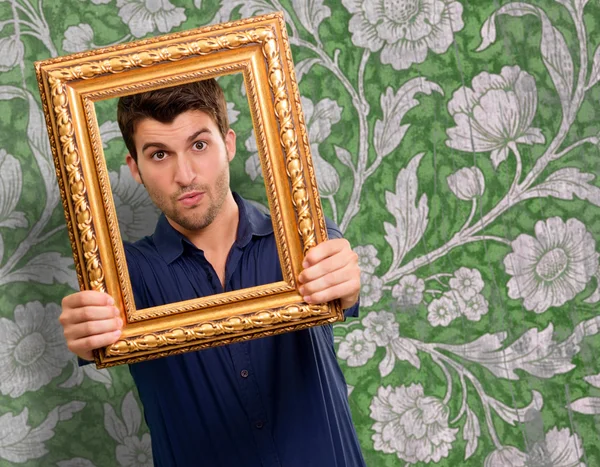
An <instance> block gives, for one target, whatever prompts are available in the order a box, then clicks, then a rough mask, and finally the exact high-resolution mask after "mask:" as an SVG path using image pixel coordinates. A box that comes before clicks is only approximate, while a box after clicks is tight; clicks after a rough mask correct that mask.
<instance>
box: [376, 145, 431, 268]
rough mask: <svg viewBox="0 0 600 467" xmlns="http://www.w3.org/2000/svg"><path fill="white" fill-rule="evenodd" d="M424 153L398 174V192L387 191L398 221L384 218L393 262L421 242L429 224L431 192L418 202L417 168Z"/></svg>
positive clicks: (387, 201)
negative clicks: (428, 201) (389, 220)
mask: <svg viewBox="0 0 600 467" xmlns="http://www.w3.org/2000/svg"><path fill="white" fill-rule="evenodd" d="M423 155H424V153H420V154H417V155H416V156H415V157H413V158H412V160H411V161H410V162H409V163H408V166H407V167H406V168H405V169H402V170H400V173H399V174H398V177H397V178H396V193H392V192H389V191H386V193H385V204H386V207H387V209H388V211H389V212H390V214H392V215H393V216H394V218H395V219H396V225H395V226H394V225H392V224H390V223H389V222H384V223H383V227H384V229H385V232H386V235H385V239H386V241H387V242H388V243H389V244H390V246H391V247H392V252H393V264H395V265H399V264H400V263H401V261H402V259H403V258H404V256H405V255H406V254H407V253H408V252H409V251H410V250H411V249H412V248H413V247H414V246H415V245H416V244H417V242H418V241H419V240H420V239H421V237H422V236H423V233H424V232H425V228H426V227H427V221H428V219H427V213H428V212H429V208H428V206H427V195H425V194H423V195H422V196H421V198H420V199H419V201H418V204H417V205H416V204H415V203H417V189H418V185H419V182H418V179H417V169H418V168H419V163H420V162H421V159H422V158H423Z"/></svg>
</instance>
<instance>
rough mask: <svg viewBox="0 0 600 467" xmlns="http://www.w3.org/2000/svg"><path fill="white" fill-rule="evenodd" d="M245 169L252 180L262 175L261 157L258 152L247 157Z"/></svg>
mask: <svg viewBox="0 0 600 467" xmlns="http://www.w3.org/2000/svg"><path fill="white" fill-rule="evenodd" d="M245 169H246V173H247V174H248V176H249V177H250V180H252V181H254V180H256V179H257V178H259V177H262V167H261V165H260V159H259V157H258V153H257V152H255V153H254V154H252V155H251V156H250V157H249V158H248V159H246V164H245Z"/></svg>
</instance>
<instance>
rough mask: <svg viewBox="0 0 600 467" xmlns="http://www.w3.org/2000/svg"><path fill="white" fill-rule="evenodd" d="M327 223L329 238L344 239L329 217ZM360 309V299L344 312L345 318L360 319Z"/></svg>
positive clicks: (326, 219)
mask: <svg viewBox="0 0 600 467" xmlns="http://www.w3.org/2000/svg"><path fill="white" fill-rule="evenodd" d="M325 223H326V224H327V234H328V235H329V238H331V239H333V238H343V237H344V236H343V235H342V232H341V231H340V229H339V227H338V226H337V225H336V224H335V222H333V221H332V220H331V219H329V218H328V217H325ZM359 307H360V297H359V299H358V301H357V302H356V303H355V304H354V305H352V306H351V307H350V308H346V309H345V310H344V316H345V317H346V318H358V314H359V313H358V312H359Z"/></svg>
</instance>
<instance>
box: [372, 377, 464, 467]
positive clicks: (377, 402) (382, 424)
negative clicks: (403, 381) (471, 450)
mask: <svg viewBox="0 0 600 467" xmlns="http://www.w3.org/2000/svg"><path fill="white" fill-rule="evenodd" d="M370 409H371V418H372V419H373V420H374V421H375V423H374V424H373V426H372V429H373V430H374V431H375V434H374V435H373V441H374V448H375V450H377V451H383V452H387V453H396V455H397V456H398V458H399V459H402V460H404V461H405V462H408V463H410V464H416V463H417V462H425V463H428V462H439V461H440V460H441V459H442V458H444V457H448V453H449V452H450V449H452V443H453V442H454V441H455V440H456V433H457V432H458V429H456V428H449V427H448V415H449V409H448V407H447V406H446V405H445V404H444V403H443V402H442V401H441V400H440V399H438V398H437V397H432V396H425V394H424V392H423V386H421V385H420V384H411V385H410V386H408V387H406V386H400V387H396V388H393V387H392V386H385V387H380V388H379V390H378V391H377V395H376V396H375V397H374V398H373V401H372V402H371V406H370Z"/></svg>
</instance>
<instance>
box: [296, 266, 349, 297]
mask: <svg viewBox="0 0 600 467" xmlns="http://www.w3.org/2000/svg"><path fill="white" fill-rule="evenodd" d="M359 277H360V269H359V268H358V265H355V264H348V265H346V266H345V267H343V268H341V269H337V270H335V271H333V272H330V273H328V274H325V275H324V276H321V277H319V278H317V279H315V280H312V281H310V282H307V283H306V284H303V285H302V286H301V287H300V289H299V292H300V294H302V295H303V296H305V295H313V294H315V293H317V292H320V291H321V290H325V289H328V288H330V287H334V286H336V285H338V284H342V283H344V282H348V281H351V280H358V278H359Z"/></svg>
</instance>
